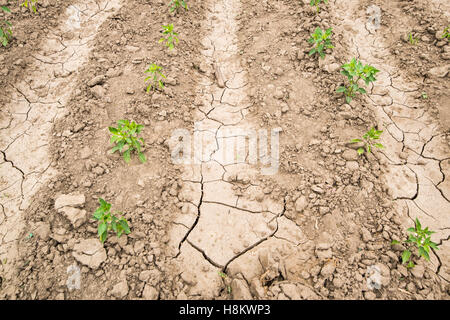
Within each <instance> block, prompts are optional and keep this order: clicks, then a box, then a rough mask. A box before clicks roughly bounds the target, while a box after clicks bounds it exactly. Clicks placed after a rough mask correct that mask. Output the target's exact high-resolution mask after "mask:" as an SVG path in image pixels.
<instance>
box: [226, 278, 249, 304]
mask: <svg viewBox="0 0 450 320" xmlns="http://www.w3.org/2000/svg"><path fill="white" fill-rule="evenodd" d="M231 294H232V295H233V299H234V300H252V299H253V298H252V294H251V293H250V288H249V287H248V285H247V283H246V282H245V281H244V280H242V279H234V280H233V281H232V282H231Z"/></svg>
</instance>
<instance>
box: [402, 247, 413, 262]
mask: <svg viewBox="0 0 450 320" xmlns="http://www.w3.org/2000/svg"><path fill="white" fill-rule="evenodd" d="M410 257H411V251H409V250H405V251H403V254H402V264H405V263H406V262H408V261H409V258H410Z"/></svg>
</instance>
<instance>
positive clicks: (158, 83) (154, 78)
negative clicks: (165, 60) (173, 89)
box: [145, 63, 166, 92]
mask: <svg viewBox="0 0 450 320" xmlns="http://www.w3.org/2000/svg"><path fill="white" fill-rule="evenodd" d="M161 71H162V67H160V66H158V65H157V64H154V63H152V64H151V65H150V66H149V67H148V69H147V70H145V73H150V75H149V76H148V77H147V78H145V82H147V81H150V83H149V85H148V86H147V92H149V91H150V89H152V88H153V89H156V88H158V87H159V88H160V89H162V88H164V83H163V82H162V80H161V78H163V79H165V78H166V76H165V75H163V74H162V72H161Z"/></svg>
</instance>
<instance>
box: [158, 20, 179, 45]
mask: <svg viewBox="0 0 450 320" xmlns="http://www.w3.org/2000/svg"><path fill="white" fill-rule="evenodd" d="M162 27H163V34H164V35H166V36H167V38H161V39H159V43H161V42H164V41H165V42H166V46H167V47H169V50H173V48H174V43H176V44H178V42H179V40H178V37H177V36H178V33H176V32H175V31H174V30H173V23H171V24H169V25H167V26H164V25H163V26H162Z"/></svg>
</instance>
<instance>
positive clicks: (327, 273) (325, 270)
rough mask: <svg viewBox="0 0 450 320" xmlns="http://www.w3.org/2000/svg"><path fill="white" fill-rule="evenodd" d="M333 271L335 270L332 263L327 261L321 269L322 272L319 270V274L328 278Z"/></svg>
mask: <svg viewBox="0 0 450 320" xmlns="http://www.w3.org/2000/svg"><path fill="white" fill-rule="evenodd" d="M334 270H336V267H335V265H334V262H332V261H329V262H327V263H326V264H325V265H324V266H323V267H322V270H320V274H321V275H322V276H324V277H328V276H330V275H332V274H333V273H334Z"/></svg>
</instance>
